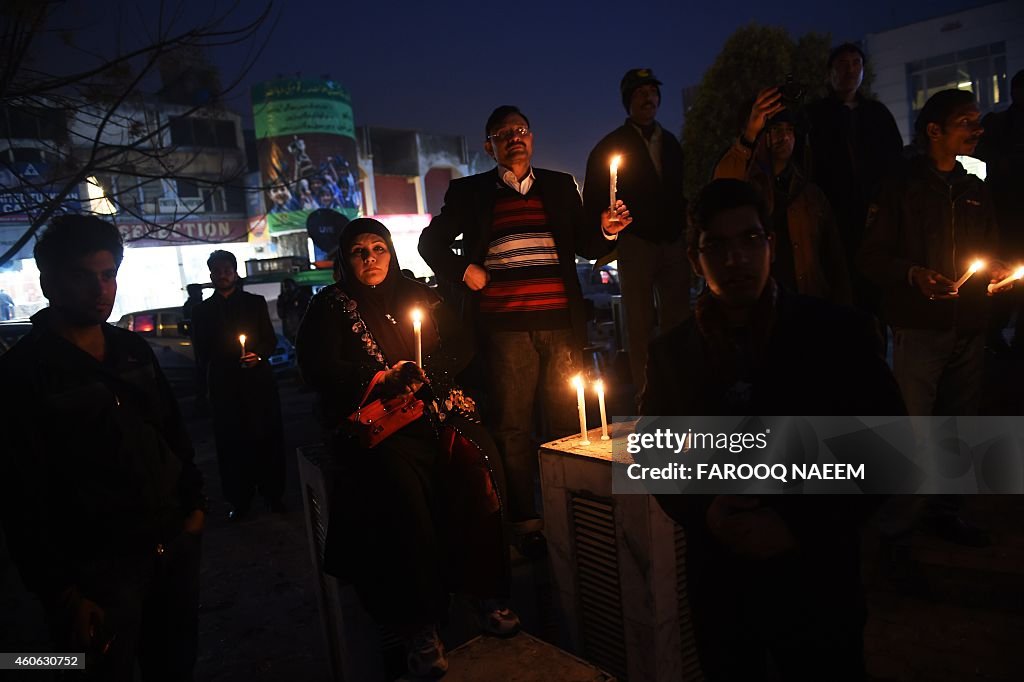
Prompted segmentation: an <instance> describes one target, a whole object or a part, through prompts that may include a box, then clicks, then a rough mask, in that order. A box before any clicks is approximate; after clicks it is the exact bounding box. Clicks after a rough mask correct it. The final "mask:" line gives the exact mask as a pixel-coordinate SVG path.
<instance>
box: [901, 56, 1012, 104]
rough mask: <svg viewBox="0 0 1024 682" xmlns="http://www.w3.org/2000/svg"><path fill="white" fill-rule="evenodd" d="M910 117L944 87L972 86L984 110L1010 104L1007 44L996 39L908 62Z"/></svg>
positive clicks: (960, 87) (964, 87) (968, 87)
mask: <svg viewBox="0 0 1024 682" xmlns="http://www.w3.org/2000/svg"><path fill="white" fill-rule="evenodd" d="M907 88H908V95H909V100H910V120H911V121H913V120H915V119H916V118H917V113H918V112H919V111H920V110H921V108H922V107H923V106H924V103H925V102H927V101H928V98H929V97H931V96H932V95H934V94H935V93H936V92H939V91H940V90H948V89H950V88H958V89H960V90H970V91H971V92H973V93H974V96H975V98H976V99H977V100H978V107H979V108H980V109H981V113H982V114H983V115H984V114H987V113H988V112H990V111H994V110H996V109H1002V108H1004V107H1005V106H1007V105H1008V104H1009V98H1008V97H1007V93H1006V44H1005V43H1001V42H1000V43H992V44H989V45H982V46H980V47H974V48H971V49H969V50H960V51H958V52H949V53H947V54H943V55H937V56H934V57H928V58H927V59H920V60H918V61H914V62H910V63H908V64H907Z"/></svg>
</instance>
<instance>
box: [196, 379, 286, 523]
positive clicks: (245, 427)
mask: <svg viewBox="0 0 1024 682" xmlns="http://www.w3.org/2000/svg"><path fill="white" fill-rule="evenodd" d="M259 389H260V390H259V391H258V393H257V392H254V393H253V394H251V395H246V396H242V395H238V394H235V393H233V392H227V391H224V392H223V393H221V394H217V393H214V397H213V404H212V408H213V435H214V440H215V442H216V445H217V467H218V471H219V473H220V482H221V490H222V491H223V493H224V499H225V500H227V502H228V503H229V504H231V505H232V506H233V507H235V508H236V509H238V510H241V511H246V510H248V509H249V506H250V505H251V504H252V497H253V494H254V493H256V492H259V494H260V495H261V496H262V497H263V498H265V499H266V500H268V501H273V500H278V499H280V498H281V496H282V495H283V494H284V486H285V475H286V465H285V457H284V430H283V426H282V423H281V402H280V399H279V398H278V394H277V386H276V385H275V384H274V383H273V380H272V379H271V380H270V382H268V383H265V384H263V385H261V386H259Z"/></svg>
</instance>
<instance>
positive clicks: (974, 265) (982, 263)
mask: <svg viewBox="0 0 1024 682" xmlns="http://www.w3.org/2000/svg"><path fill="white" fill-rule="evenodd" d="M983 267H985V261H983V260H981V259H980V258H979V259H977V260H976V261H974V262H973V263H971V267H970V272H971V274H972V275H973V274H974V273H975V272H977V271H978V270H981V269H982V268H983Z"/></svg>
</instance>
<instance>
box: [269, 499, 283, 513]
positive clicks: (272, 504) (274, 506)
mask: <svg viewBox="0 0 1024 682" xmlns="http://www.w3.org/2000/svg"><path fill="white" fill-rule="evenodd" d="M267 508H268V509H270V511H272V512H274V513H275V514H287V513H288V507H287V506H286V505H285V503H284V500H282V499H281V498H280V497H279V498H277V499H276V500H267Z"/></svg>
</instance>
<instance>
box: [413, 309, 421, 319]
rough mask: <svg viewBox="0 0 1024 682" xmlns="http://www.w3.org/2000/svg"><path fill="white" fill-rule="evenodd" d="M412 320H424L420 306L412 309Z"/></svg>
mask: <svg viewBox="0 0 1024 682" xmlns="http://www.w3.org/2000/svg"><path fill="white" fill-rule="evenodd" d="M412 321H413V322H422V321H423V311H422V310H420V309H419V308H413V309H412Z"/></svg>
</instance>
